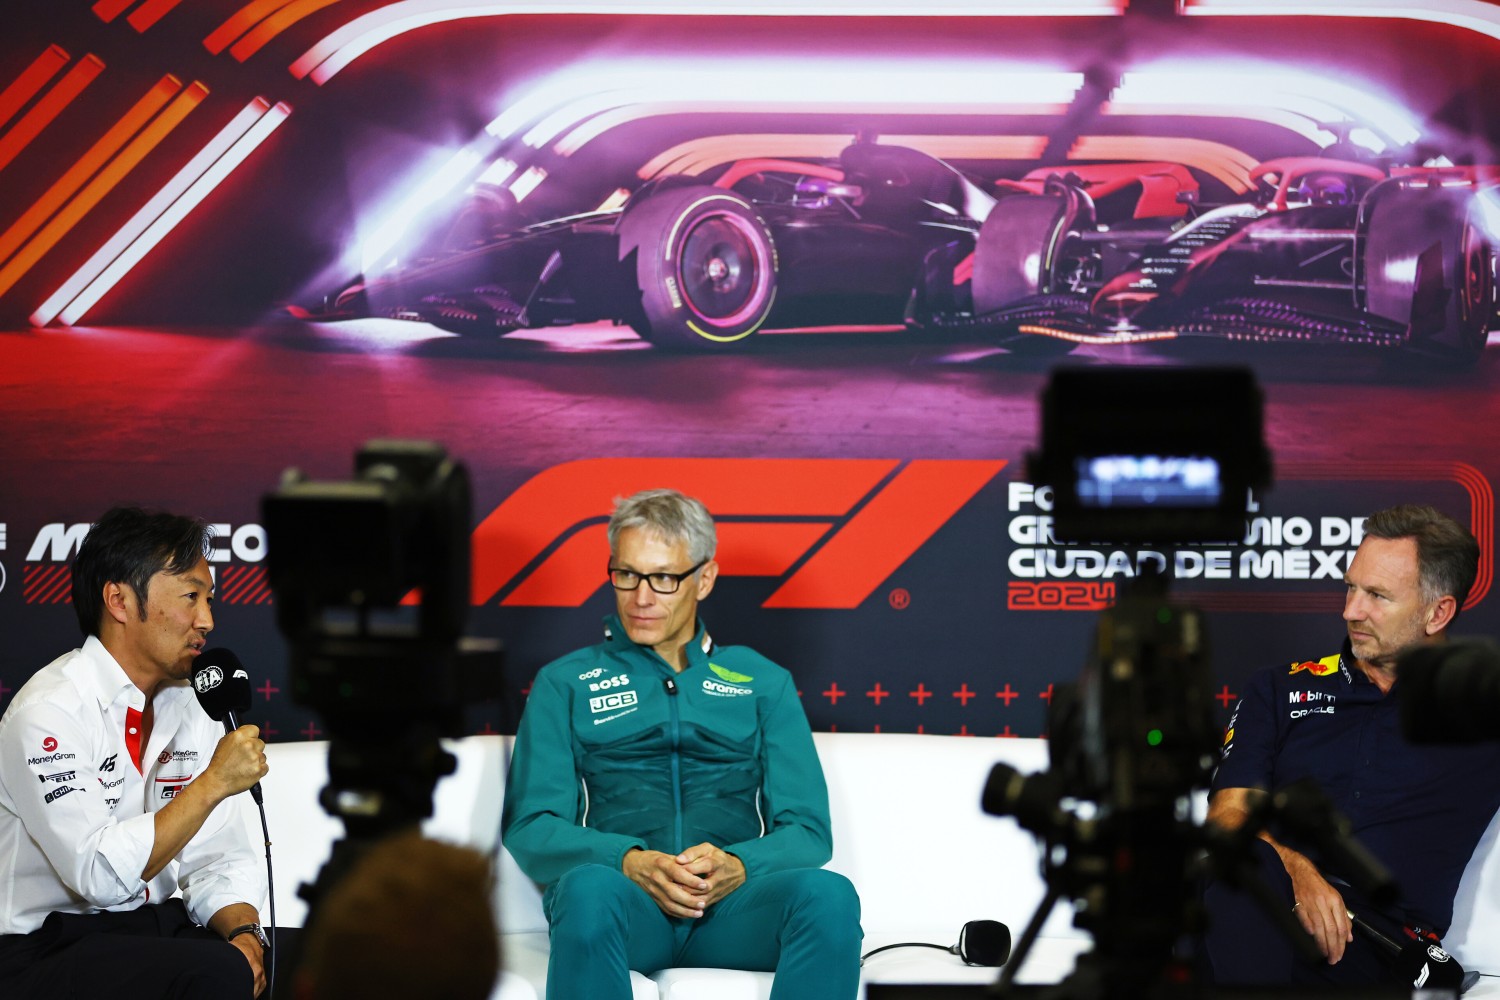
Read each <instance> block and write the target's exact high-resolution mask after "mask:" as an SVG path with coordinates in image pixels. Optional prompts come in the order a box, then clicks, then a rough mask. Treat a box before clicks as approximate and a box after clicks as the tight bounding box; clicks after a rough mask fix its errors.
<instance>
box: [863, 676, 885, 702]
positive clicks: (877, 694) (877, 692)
mask: <svg viewBox="0 0 1500 1000" xmlns="http://www.w3.org/2000/svg"><path fill="white" fill-rule="evenodd" d="M890 696H891V693H890V692H889V691H887V690H886V689H885V688H883V687H881V686H880V682H879V681H876V682H875V689H874V690H873V691H866V692H865V697H866V698H874V699H875V704H877V705H879V704H880V699H882V698H889V697H890Z"/></svg>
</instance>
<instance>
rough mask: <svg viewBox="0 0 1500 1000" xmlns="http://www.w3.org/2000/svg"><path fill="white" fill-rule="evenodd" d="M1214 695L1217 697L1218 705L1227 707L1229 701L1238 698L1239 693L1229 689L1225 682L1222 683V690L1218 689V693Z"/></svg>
mask: <svg viewBox="0 0 1500 1000" xmlns="http://www.w3.org/2000/svg"><path fill="white" fill-rule="evenodd" d="M1214 697H1215V698H1216V699H1218V702H1219V704H1220V705H1223V706H1224V707H1225V708H1228V707H1229V703H1230V702H1231V701H1234V700H1235V699H1236V698H1238V697H1239V695H1237V694H1234V693H1232V692H1231V691H1230V690H1229V685H1228V684H1225V685H1224V689H1223V690H1222V691H1220V692H1219V693H1218V694H1216V695H1214Z"/></svg>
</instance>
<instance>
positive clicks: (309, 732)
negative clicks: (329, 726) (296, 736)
mask: <svg viewBox="0 0 1500 1000" xmlns="http://www.w3.org/2000/svg"><path fill="white" fill-rule="evenodd" d="M298 732H300V733H301V734H302V735H303V736H306V737H307V738H308V739H310V740H315V739H317V738H318V737H319V736H322V735H323V730H321V729H319V728H318V724H317V723H316V722H309V723H308V724H307V726H306V728H304V729H300V730H298Z"/></svg>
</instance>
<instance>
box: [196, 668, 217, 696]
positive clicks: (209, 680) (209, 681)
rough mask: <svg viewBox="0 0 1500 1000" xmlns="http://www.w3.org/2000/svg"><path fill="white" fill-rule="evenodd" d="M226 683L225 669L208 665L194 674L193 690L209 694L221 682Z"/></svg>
mask: <svg viewBox="0 0 1500 1000" xmlns="http://www.w3.org/2000/svg"><path fill="white" fill-rule="evenodd" d="M223 683H224V671H222V670H220V669H219V668H218V667H214V666H208V667H204V668H203V669H202V670H200V671H198V672H197V673H196V674H194V675H193V690H195V691H197V692H198V693H199V694H207V693H208V692H210V691H212V690H213V689H214V688H216V687H218V686H219V685H220V684H223Z"/></svg>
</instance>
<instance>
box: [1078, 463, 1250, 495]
mask: <svg viewBox="0 0 1500 1000" xmlns="http://www.w3.org/2000/svg"><path fill="white" fill-rule="evenodd" d="M1075 468H1076V470H1077V473H1078V504H1079V506H1080V507H1092V508H1108V507H1114V508H1151V507H1160V508H1172V507H1215V506H1217V505H1218V503H1219V500H1220V497H1221V496H1222V495H1223V483H1222V481H1221V479H1220V476H1219V462H1218V459H1215V458H1205V457H1198V456H1178V455H1098V456H1093V457H1086V458H1079V459H1077V460H1076V464H1075Z"/></svg>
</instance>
